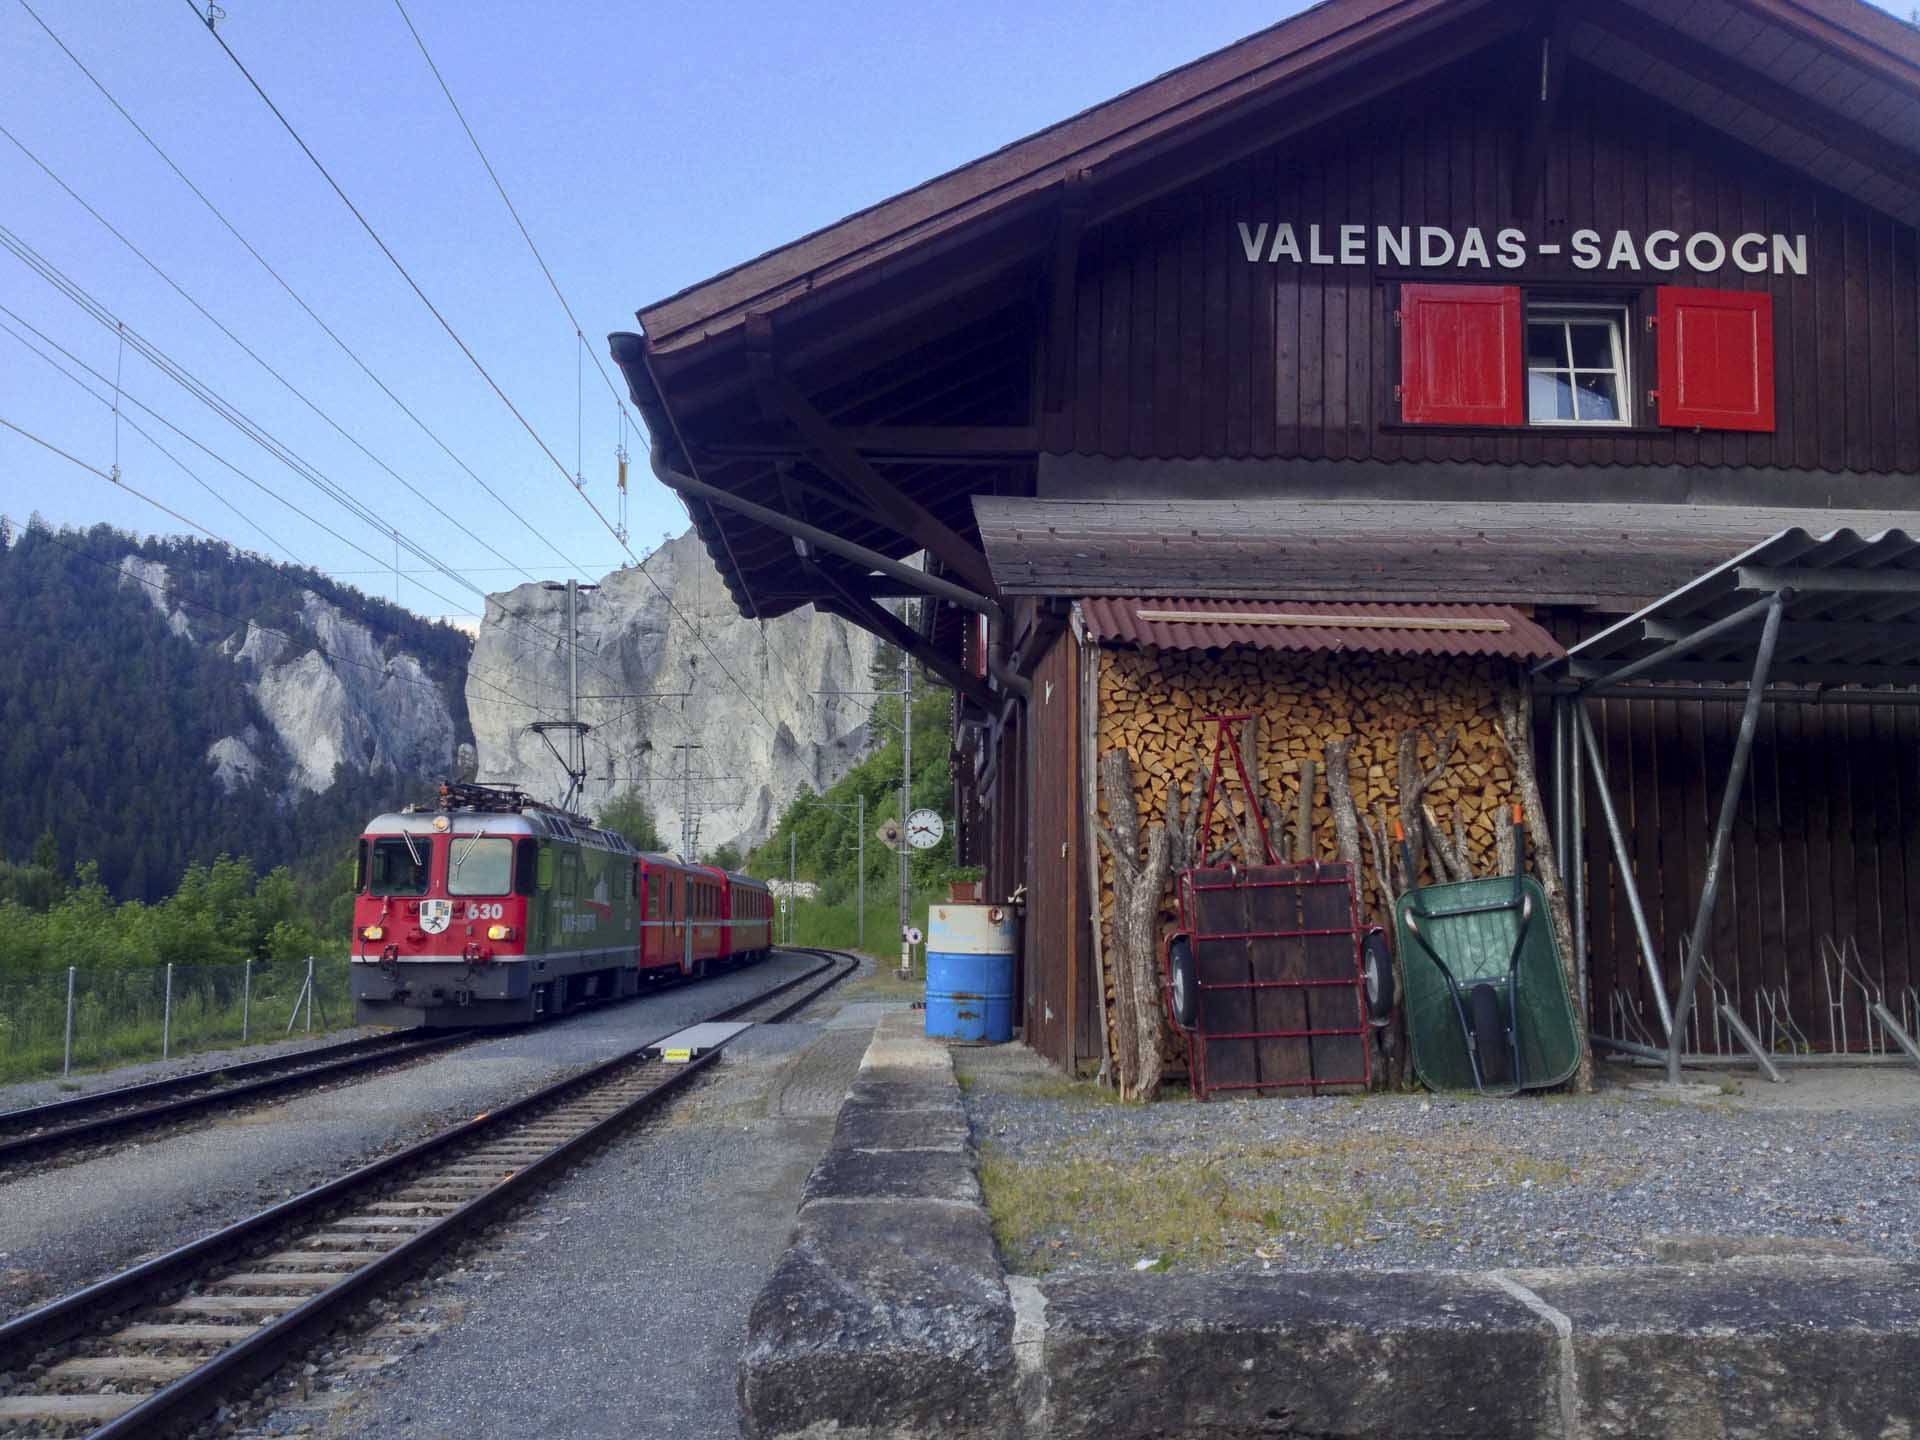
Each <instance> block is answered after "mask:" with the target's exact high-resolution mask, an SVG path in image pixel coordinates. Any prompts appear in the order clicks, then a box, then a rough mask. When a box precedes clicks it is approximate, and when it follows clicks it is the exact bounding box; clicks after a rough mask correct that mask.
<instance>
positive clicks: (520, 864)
mask: <svg viewBox="0 0 1920 1440" xmlns="http://www.w3.org/2000/svg"><path fill="white" fill-rule="evenodd" d="M539 883H540V842H539V841H538V840H522V841H521V842H520V848H519V850H518V851H517V852H516V853H515V855H514V866H513V893H514V894H516V895H531V894H533V892H534V890H535V888H536V887H537V886H538V885H539Z"/></svg>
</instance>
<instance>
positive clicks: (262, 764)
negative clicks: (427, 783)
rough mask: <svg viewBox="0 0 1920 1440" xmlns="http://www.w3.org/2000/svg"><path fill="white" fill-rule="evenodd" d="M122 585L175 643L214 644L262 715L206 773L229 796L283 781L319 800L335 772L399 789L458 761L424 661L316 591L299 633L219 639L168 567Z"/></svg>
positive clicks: (131, 571)
mask: <svg viewBox="0 0 1920 1440" xmlns="http://www.w3.org/2000/svg"><path fill="white" fill-rule="evenodd" d="M120 569H121V575H122V582H123V583H124V584H126V585H127V586H129V587H131V588H134V589H137V590H138V591H139V592H140V593H141V594H143V595H144V596H145V597H146V599H147V600H148V601H149V602H150V603H151V604H152V605H153V607H154V609H155V610H157V611H159V612H160V614H162V615H163V616H165V617H166V620H167V625H168V628H169V629H170V630H171V631H172V632H173V633H174V634H175V635H177V636H179V637H181V638H182V639H185V640H190V641H194V642H196V643H202V644H209V645H213V646H214V647H215V648H216V649H217V651H218V653H219V654H221V655H224V656H226V657H227V658H228V660H229V661H230V662H231V663H232V665H233V667H234V670H235V672H236V674H235V678H236V679H238V680H239V681H240V682H241V684H242V685H243V686H244V688H245V690H246V693H247V695H248V696H249V697H250V698H251V699H252V700H253V702H254V704H255V705H256V706H257V707H258V710H259V714H260V717H261V718H262V719H264V721H265V722H266V723H265V726H264V728H263V727H262V726H260V725H258V724H249V725H246V726H244V727H243V728H241V729H240V730H239V731H238V732H237V733H235V734H232V735H223V736H221V737H220V738H219V739H217V740H215V741H213V743H212V744H210V745H209V746H208V747H207V764H208V766H209V768H210V770H211V773H212V777H213V779H214V781H215V783H217V784H218V785H220V786H221V787H222V788H223V789H225V790H227V791H228V792H230V793H231V792H232V791H234V790H237V789H241V788H244V787H247V786H250V785H252V784H254V783H255V782H256V781H259V780H262V779H265V778H272V777H275V776H276V775H277V773H278V772H279V770H280V768H281V767H280V765H279V763H277V762H280V761H282V760H284V762H285V789H286V790H287V791H288V792H289V793H291V792H294V791H305V792H307V793H309V794H319V793H320V792H322V791H325V790H327V789H328V788H330V787H331V786H332V785H333V783H334V778H335V775H336V772H338V771H339V770H340V768H341V767H345V771H346V773H347V774H348V775H353V776H379V775H384V776H388V777H391V778H394V779H419V780H425V779H437V778H439V777H441V776H443V775H445V774H446V773H448V772H449V771H450V770H451V769H452V768H453V766H454V765H455V763H456V756H455V744H456V739H457V737H456V735H455V722H454V716H453V712H452V709H451V708H450V707H449V705H448V695H447V694H446V693H445V692H444V690H443V687H442V686H441V685H439V684H438V683H436V682H435V681H434V679H433V678H432V677H431V676H430V675H429V674H428V673H427V669H426V667H425V666H424V665H423V664H422V663H421V661H420V660H419V658H418V657H417V656H414V655H411V654H408V653H406V652H405V651H403V650H400V649H398V648H397V647H396V646H395V645H394V644H393V641H392V638H391V637H389V636H382V635H377V634H376V633H375V632H374V630H373V628H372V627H371V626H370V625H369V624H368V623H366V622H365V621H363V620H361V619H358V618H356V617H354V616H352V615H349V614H347V613H346V612H345V611H344V610H342V609H341V608H340V607H339V606H338V605H336V604H334V603H333V602H331V601H329V600H327V599H324V598H322V597H321V596H319V595H317V594H315V593H314V592H313V591H311V590H301V591H299V592H298V603H297V608H296V609H295V611H294V614H295V615H296V616H297V619H296V620H294V622H293V623H292V624H290V625H286V624H283V625H281V626H278V627H268V626H263V625H261V624H260V623H259V622H258V621H257V620H249V621H248V622H247V625H246V628H245V629H244V630H243V631H235V632H233V633H230V634H228V635H226V636H225V638H224V639H219V640H215V639H213V637H212V635H210V634H208V633H205V632H207V631H208V630H209V629H210V628H226V627H225V622H223V621H222V620H221V619H220V617H218V616H214V617H209V616H208V614H207V612H206V611H205V610H203V609H202V610H198V611H197V612H196V610H195V609H193V608H190V607H189V606H188V605H187V604H186V603H183V602H182V601H181V600H180V599H179V598H178V597H177V595H176V593H175V592H176V585H175V577H174V576H173V574H172V573H171V572H170V570H169V568H168V567H167V566H166V565H165V564H164V563H162V562H160V561H157V560H151V559H146V558H143V557H141V556H139V555H128V556H127V557H125V558H124V559H123V560H122V561H121V562H120Z"/></svg>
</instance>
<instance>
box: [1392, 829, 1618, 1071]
mask: <svg viewBox="0 0 1920 1440" xmlns="http://www.w3.org/2000/svg"><path fill="white" fill-rule="evenodd" d="M1403 844H1404V841H1403ZM1514 853H1515V855H1516V857H1517V862H1516V864H1515V867H1514V868H1515V870H1516V872H1517V873H1516V874H1515V875H1514V876H1512V877H1511V878H1508V877H1501V878H1499V879H1492V880H1460V881H1454V882H1452V883H1450V884H1445V885H1429V886H1427V887H1425V888H1424V889H1414V890H1409V891H1408V892H1407V893H1406V894H1404V895H1402V896H1401V897H1400V902H1399V904H1398V905H1397V906H1396V907H1395V911H1394V919H1395V929H1396V930H1397V932H1398V936H1399V942H1400V955H1401V959H1402V963H1403V969H1404V971H1405V978H1406V989H1407V993H1406V997H1405V1000H1404V1010H1405V1014H1406V1022H1407V1035H1408V1038H1409V1039H1410V1041H1411V1042H1412V1045H1413V1068H1414V1073H1415V1074H1417V1075H1418V1076H1419V1077H1420V1080H1421V1083H1422V1084H1424V1085H1425V1086H1426V1087H1427V1088H1428V1089H1430V1090H1467V1089H1472V1090H1477V1091H1479V1092H1480V1093H1481V1094H1483V1095H1515V1094H1518V1093H1519V1092H1520V1091H1522V1090H1544V1089H1549V1088H1551V1087H1552V1086H1555V1085H1560V1084H1563V1083H1565V1081H1566V1080H1567V1078H1568V1077H1569V1076H1571V1075H1572V1074H1573V1072H1574V1070H1575V1068H1576V1067H1577V1066H1578V1065H1579V1063H1580V1040H1579V1023H1580V1022H1579V1018H1578V1016H1577V1015H1576V1014H1575V1012H1574V1008H1573V1001H1572V1000H1571V999H1570V998H1569V996H1568V994H1567V977H1566V972H1565V970H1563V969H1562V968H1561V964H1560V953H1559V948H1558V946H1556V945H1555V943H1554V937H1553V924H1552V921H1551V920H1550V918H1549V916H1548V914H1547V896H1546V892H1545V891H1544V890H1542V889H1541V888H1540V882H1539V881H1538V880H1535V879H1534V878H1532V877H1531V876H1529V875H1526V874H1524V873H1523V872H1524V871H1525V869H1526V854H1527V842H1526V830H1525V827H1524V826H1520V825H1516V826H1515V827H1514ZM1407 873H1408V874H1414V873H1416V872H1415V870H1414V867H1413V864H1412V857H1411V856H1408V864H1407Z"/></svg>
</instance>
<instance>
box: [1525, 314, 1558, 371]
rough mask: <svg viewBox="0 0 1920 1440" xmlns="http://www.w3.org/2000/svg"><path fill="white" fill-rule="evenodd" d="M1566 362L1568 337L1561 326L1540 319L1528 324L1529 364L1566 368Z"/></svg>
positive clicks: (1549, 367)
mask: <svg viewBox="0 0 1920 1440" xmlns="http://www.w3.org/2000/svg"><path fill="white" fill-rule="evenodd" d="M1566 363H1567V337H1566V335H1565V333H1564V332H1563V330H1562V328H1561V326H1559V325H1558V324H1552V325H1545V324H1541V323H1539V322H1538V321H1536V322H1535V323H1533V324H1531V325H1529V326H1527V364H1529V365H1539V366H1543V367H1545V368H1547V369H1555V368H1561V369H1564V368H1565V366H1566Z"/></svg>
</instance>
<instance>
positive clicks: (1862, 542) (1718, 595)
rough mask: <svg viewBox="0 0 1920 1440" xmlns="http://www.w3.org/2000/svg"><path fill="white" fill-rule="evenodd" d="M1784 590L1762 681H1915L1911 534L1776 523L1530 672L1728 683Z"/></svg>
mask: <svg viewBox="0 0 1920 1440" xmlns="http://www.w3.org/2000/svg"><path fill="white" fill-rule="evenodd" d="M1783 593H1784V594H1785V595H1786V596H1787V597H1788V598H1787V600H1786V602H1785V605H1784V608H1783V609H1782V612H1781V622H1782V623H1781V625H1780V631H1779V636H1778V639H1777V642H1776V649H1775V651H1774V653H1773V656H1772V662H1771V664H1770V666H1769V668H1768V673H1769V676H1770V678H1771V679H1772V680H1774V681H1775V682H1777V683H1780V684H1801V685H1814V686H1831V685H1844V686H1875V685H1901V686H1911V685H1920V538H1916V537H1915V536H1913V535H1909V534H1908V533H1907V532H1906V531H1904V530H1897V529H1889V530H1885V531H1882V532H1880V533H1878V534H1871V535H1861V534H1859V533H1857V532H1856V531H1853V530H1834V531H1831V532H1830V533H1827V534H1824V535H1819V536H1815V535H1811V534H1809V533H1808V532H1807V531H1805V530H1800V529H1793V530H1783V531H1781V532H1780V533H1779V534H1778V535H1775V536H1773V537H1772V538H1770V539H1768V540H1765V541H1763V542H1761V543H1760V544H1758V545H1755V546H1754V547H1753V548H1751V549H1750V550H1747V551H1745V552H1744V553H1742V554H1740V555H1737V556H1735V557H1734V558H1733V559H1731V560H1729V561H1727V562H1726V563H1725V564H1723V565H1720V566H1717V567H1716V568H1714V569H1713V570H1711V571H1709V572H1708V573H1706V574H1704V575H1702V576H1701V577H1700V578H1699V579H1697V580H1695V581H1693V582H1692V583H1691V584H1688V585H1684V586H1682V587H1681V588H1680V589H1678V590H1675V591H1674V592H1673V593H1672V594H1670V595H1668V596H1666V597H1665V598H1664V599H1661V600H1658V601H1655V602H1654V603H1653V604H1652V605H1649V606H1647V607H1646V608H1645V609H1643V610H1640V611H1638V612H1637V613H1635V614H1633V615H1630V616H1628V617H1627V618H1626V619H1625V620H1622V621H1620V622H1619V623H1618V624H1617V625H1613V626H1610V627H1609V628H1608V629H1605V630H1603V631H1601V632H1600V633H1599V634H1598V635H1595V636H1593V637H1592V638H1591V639H1589V640H1583V641H1582V642H1581V643H1580V644H1578V645H1576V646H1574V647H1573V649H1572V650H1571V651H1570V652H1569V653H1568V656H1567V660H1566V663H1565V664H1564V665H1561V664H1551V663H1550V664H1548V665H1543V666H1541V667H1540V669H1541V671H1542V672H1543V673H1545V674H1547V675H1549V676H1552V677H1554V678H1559V677H1561V676H1571V677H1572V678H1573V679H1574V680H1575V681H1576V682H1578V683H1579V684H1580V685H1582V686H1584V687H1596V686H1599V685H1601V684H1603V683H1610V684H1622V683H1625V682H1627V681H1632V680H1639V681H1643V682H1654V683H1659V682H1665V683H1678V682H1687V681H1691V682H1695V683H1701V682H1705V683H1711V684H1722V683H1731V684H1739V683H1741V682H1743V681H1746V680H1747V679H1748V677H1749V675H1750V673H1751V672H1752V670H1753V665H1754V655H1755V652H1756V648H1757V647H1758V645H1759V640H1760V635H1761V631H1762V630H1763V628H1764V627H1765V624H1766V618H1767V615H1766V612H1767V609H1768V605H1769V602H1770V600H1771V599H1772V597H1774V596H1775V595H1779V594H1783ZM1735 693H1736V694H1737V692H1735Z"/></svg>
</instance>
